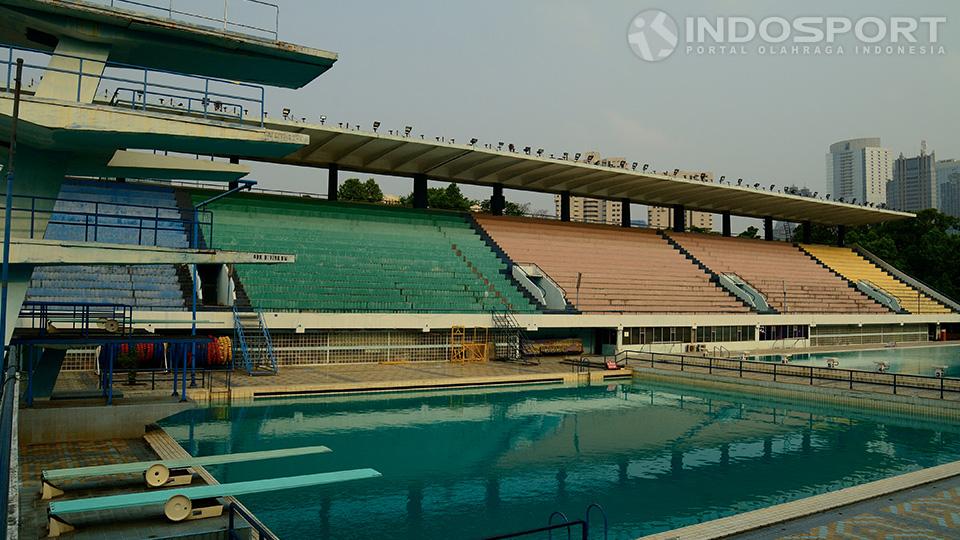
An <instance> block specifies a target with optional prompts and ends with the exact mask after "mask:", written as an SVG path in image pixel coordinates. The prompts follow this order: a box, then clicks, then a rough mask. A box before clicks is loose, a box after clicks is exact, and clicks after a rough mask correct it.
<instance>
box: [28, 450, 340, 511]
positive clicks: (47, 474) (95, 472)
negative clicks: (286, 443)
mask: <svg viewBox="0 0 960 540" xmlns="http://www.w3.org/2000/svg"><path fill="white" fill-rule="evenodd" d="M330 451H331V450H330V449H329V448H327V447H326V446H302V447H299V448H285V449H280V450H261V451H258V452H240V453H236V454H220V455H216V456H203V457H195V458H184V459H166V460H156V461H138V462H134V463H116V464H114V465H95V466H92V467H76V468H72V469H51V470H46V471H42V472H41V473H40V481H41V484H42V486H43V487H42V493H41V497H42V498H43V499H52V498H54V497H56V496H58V495H62V494H63V489H62V488H59V487H56V486H55V485H54V483H57V482H62V481H64V480H72V479H77V478H92V477H97V476H114V475H118V474H135V473H143V479H144V481H145V482H146V483H147V485H148V486H150V487H161V486H182V485H185V484H189V483H190V481H191V480H192V479H193V474H191V473H189V472H188V471H187V469H190V468H193V467H202V466H205V465H225V464H227V463H243V462H247V461H262V460H266V459H280V458H289V457H296V456H310V455H314V454H326V453H328V452H330Z"/></svg>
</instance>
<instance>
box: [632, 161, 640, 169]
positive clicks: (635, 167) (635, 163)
mask: <svg viewBox="0 0 960 540" xmlns="http://www.w3.org/2000/svg"><path fill="white" fill-rule="evenodd" d="M638 165H640V164H639V163H637V162H636V161H634V162H633V170H637V166H638Z"/></svg>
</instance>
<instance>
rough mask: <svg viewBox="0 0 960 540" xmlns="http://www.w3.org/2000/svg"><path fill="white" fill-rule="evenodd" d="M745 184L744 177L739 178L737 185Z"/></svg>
mask: <svg viewBox="0 0 960 540" xmlns="http://www.w3.org/2000/svg"><path fill="white" fill-rule="evenodd" d="M741 184H743V178H737V185H738V186H739V185H741Z"/></svg>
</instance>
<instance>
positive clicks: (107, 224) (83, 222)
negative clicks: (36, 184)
mask: <svg viewBox="0 0 960 540" xmlns="http://www.w3.org/2000/svg"><path fill="white" fill-rule="evenodd" d="M58 203H60V204H63V203H73V204H74V205H76V206H79V207H86V208H88V209H89V211H88V210H83V209H75V210H63V209H59V208H57V207H56V206H55V205H56V204H58ZM51 207H53V209H51ZM61 208H62V206H61ZM111 210H112V211H111ZM124 210H129V212H127V213H123V211H124ZM136 213H139V214H141V215H136ZM179 213H180V209H179V208H176V207H166V206H147V205H141V204H127V203H114V202H102V201H90V200H84V199H64V198H53V197H34V196H29V195H14V196H13V206H12V208H11V212H10V214H11V216H12V217H14V218H16V217H17V214H28V216H29V226H28V227H27V231H23V230H22V228H23V227H24V225H26V222H27V216H24V218H23V219H21V220H18V222H17V223H16V224H14V226H13V228H14V229H20V234H23V233H24V232H26V233H27V236H28V237H29V238H42V237H43V232H44V230H45V229H44V228H41V227H49V226H50V225H59V226H62V227H66V228H67V230H73V229H71V228H76V229H80V228H82V230H83V241H84V242H99V241H101V236H102V235H103V234H105V233H106V232H107V231H112V230H120V231H131V232H132V231H136V245H138V246H157V247H162V246H161V245H160V239H161V238H162V233H166V232H171V233H183V235H184V243H186V244H187V245H188V246H189V247H191V248H197V247H198V246H197V245H194V241H193V234H192V231H193V229H194V226H195V225H196V227H197V228H198V229H199V230H200V231H202V232H203V234H204V237H205V238H206V239H207V241H208V242H211V241H212V239H213V212H211V211H209V210H198V211H197V212H196V214H195V215H196V216H197V217H196V221H195V220H193V219H186V218H182V217H169V214H179ZM143 214H146V215H143ZM44 216H49V217H48V218H47V219H46V220H44V219H43V217H44ZM44 221H45V222H46V225H45V226H44V225H43V223H44ZM77 236H79V235H77ZM76 240H77V241H79V240H80V239H79V238H77V239H76ZM125 240H133V238H132V235H130V237H129V238H125ZM120 243H132V242H120ZM165 247H176V246H165Z"/></svg>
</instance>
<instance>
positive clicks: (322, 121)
mask: <svg viewBox="0 0 960 540" xmlns="http://www.w3.org/2000/svg"><path fill="white" fill-rule="evenodd" d="M326 122H327V117H326V116H324V115H322V114H321V115H320V125H321V126H322V125H324V124H325V123H326Z"/></svg>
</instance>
